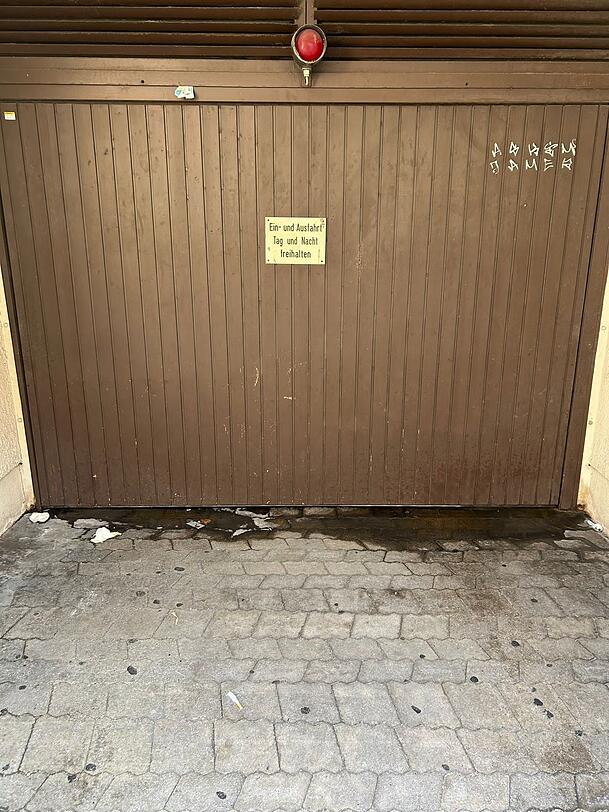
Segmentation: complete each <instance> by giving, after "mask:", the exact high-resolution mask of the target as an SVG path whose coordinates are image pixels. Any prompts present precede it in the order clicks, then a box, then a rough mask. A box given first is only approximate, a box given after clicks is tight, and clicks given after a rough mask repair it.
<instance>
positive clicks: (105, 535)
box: [91, 527, 120, 544]
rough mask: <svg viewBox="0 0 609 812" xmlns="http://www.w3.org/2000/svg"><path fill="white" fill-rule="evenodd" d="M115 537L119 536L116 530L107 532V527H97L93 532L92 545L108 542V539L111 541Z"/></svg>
mask: <svg viewBox="0 0 609 812" xmlns="http://www.w3.org/2000/svg"><path fill="white" fill-rule="evenodd" d="M115 536H120V533H119V532H118V530H114V531H112V530H109V529H108V528H107V527H98V529H97V530H96V531H95V535H94V536H93V538H92V539H91V543H92V544H102V543H103V542H104V541H108V539H113V538H114V537H115Z"/></svg>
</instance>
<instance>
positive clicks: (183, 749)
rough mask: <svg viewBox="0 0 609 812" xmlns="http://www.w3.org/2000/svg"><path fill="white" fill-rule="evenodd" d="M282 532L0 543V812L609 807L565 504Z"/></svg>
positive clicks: (474, 811)
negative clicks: (466, 518)
mask: <svg viewBox="0 0 609 812" xmlns="http://www.w3.org/2000/svg"><path fill="white" fill-rule="evenodd" d="M185 515H186V516H188V515H192V514H185ZM238 521H241V519H239V520H238ZM182 526H184V525H182ZM276 527H277V528H278V529H275V530H274V531H257V532H254V533H251V532H250V533H244V534H243V535H239V536H236V537H234V538H232V537H231V536H230V532H227V529H226V528H224V529H215V530H214V529H211V526H210V527H206V528H204V529H203V530H199V531H195V530H192V529H173V530H162V529H161V530H146V529H135V530H134V529H127V530H125V532H123V534H122V535H121V536H118V537H116V538H113V539H111V540H110V541H107V542H105V543H103V544H101V545H99V546H94V545H93V544H92V543H91V541H90V538H91V535H92V531H90V530H82V529H76V528H75V527H73V526H72V524H70V523H68V522H66V521H62V520H59V519H51V520H50V521H49V522H47V523H46V524H44V525H34V524H32V523H31V522H29V521H28V520H27V519H26V518H24V519H22V520H21V521H20V522H19V523H18V524H17V525H16V526H15V527H14V528H13V529H12V530H11V531H9V532H8V533H7V534H6V535H5V536H4V537H3V538H2V539H1V540H0V635H1V637H0V670H1V678H0V683H1V684H0V774H1V775H0V810H4V812H6V810H10V812H13V810H28V812H50V811H51V810H53V811H55V810H61V812H68V811H69V812H72V810H93V809H95V810H99V811H100V812H112V811H113V810H120V812H129V811H130V810H133V812H147V811H148V810H151V811H152V812H157V811H160V810H166V811H167V812H199V810H216V811H217V812H220V810H238V812H248V811H249V810H256V812H258V811H260V812H262V811H263V810H284V811H285V812H297V811H298V810H308V811H309V810H310V812H317V811H319V812H321V810H352V811H353V812H360V811H363V810H375V811H376V812H391V810H404V811H405V812H407V811H408V812H426V811H427V810H429V811H430V812H436V810H442V811H443V812H459V810H470V811H471V812H479V811H480V810H488V811H489V812H500V811H501V810H510V812H520V811H521V810H529V809H542V810H546V809H561V810H574V809H576V808H582V809H586V810H599V809H606V808H609V688H608V681H609V544H608V543H607V542H606V541H605V540H604V539H603V538H602V537H601V536H600V535H598V534H597V533H595V532H594V531H592V530H590V529H589V527H588V528H586V526H585V525H584V524H583V521H582V517H577V518H576V519H573V522H572V529H571V530H566V531H564V530H563V529H561V530H560V532H558V531H556V530H552V529H551V528H550V529H544V526H543V523H541V524H539V525H538V526H537V527H536V529H535V532H534V534H531V533H530V532H529V533H528V534H521V537H520V538H509V537H499V538H491V537H489V536H488V535H486V536H485V535H484V534H481V533H477V532H472V531H471V530H470V531H469V532H466V529H462V531H460V532H456V533H455V532H450V533H447V532H446V528H444V530H442V524H441V522H440V523H439V524H438V528H439V529H436V530H434V531H433V532H430V531H428V532H426V533H425V532H420V531H416V532H415V531H413V530H412V528H411V529H410V530H409V529H408V527H409V526H408V523H407V522H405V521H404V520H402V519H398V518H395V519H389V520H384V523H383V522H380V521H379V522H376V520H375V519H374V517H372V518H367V517H365V516H362V517H356V516H354V515H351V516H349V517H348V519H345V522H344V523H343V525H342V526H341V523H340V521H337V520H332V519H330V520H327V521H326V523H325V524H324V520H321V519H317V520H314V521H307V519H299V518H297V517H296V518H292V519H290V520H289V521H288V520H286V519H282V520H280V521H278V522H277V523H276ZM123 529H124V528H123ZM442 539H444V540H442Z"/></svg>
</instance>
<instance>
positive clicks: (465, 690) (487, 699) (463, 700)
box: [445, 683, 532, 730]
mask: <svg viewBox="0 0 609 812" xmlns="http://www.w3.org/2000/svg"><path fill="white" fill-rule="evenodd" d="M445 690H446V694H447V696H448V698H449V700H450V703H451V705H452V706H453V708H454V709H455V712H456V714H457V716H458V717H459V718H460V720H461V722H462V724H463V726H464V727H467V728H470V729H472V730H476V729H478V728H488V729H490V730H501V729H504V728H505V729H507V730H515V729H518V727H519V725H518V722H517V720H516V717H515V716H514V714H513V713H512V710H511V708H510V705H509V704H508V703H507V702H506V701H505V699H504V698H503V696H502V695H501V694H500V693H499V691H498V689H497V688H496V687H495V686H494V685H490V684H486V683H480V684H478V685H474V684H471V683H470V684H467V685H453V684H447V685H446V686H445ZM531 702H532V699H531Z"/></svg>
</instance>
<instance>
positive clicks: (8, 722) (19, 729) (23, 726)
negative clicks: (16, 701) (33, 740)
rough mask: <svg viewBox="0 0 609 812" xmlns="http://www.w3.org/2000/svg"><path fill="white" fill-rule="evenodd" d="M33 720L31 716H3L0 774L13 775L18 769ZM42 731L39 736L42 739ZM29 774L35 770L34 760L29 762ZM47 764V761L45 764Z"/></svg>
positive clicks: (0, 737)
mask: <svg viewBox="0 0 609 812" xmlns="http://www.w3.org/2000/svg"><path fill="white" fill-rule="evenodd" d="M33 724H34V719H33V718H32V717H31V716H21V717H16V716H3V717H2V721H1V723H0V772H2V773H14V772H17V770H18V769H19V765H20V764H21V760H22V758H23V754H24V752H25V748H26V746H27V744H28V741H29V738H30V734H31V732H32V726H33ZM44 729H45V725H43V731H42V733H41V734H39V736H40V738H41V739H42V738H43V737H44ZM31 764H32V766H31V767H30V770H29V771H30V772H35V771H36V770H37V767H36V766H35V765H36V758H33V759H32V761H31ZM45 764H48V761H47V762H45Z"/></svg>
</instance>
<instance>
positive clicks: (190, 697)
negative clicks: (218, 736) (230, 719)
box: [163, 683, 221, 721]
mask: <svg viewBox="0 0 609 812" xmlns="http://www.w3.org/2000/svg"><path fill="white" fill-rule="evenodd" d="M164 694H165V695H164V699H165V702H164V710H163V716H164V717H165V718H167V719H174V720H179V719H191V720H195V721H204V720H207V721H213V720H214V719H219V718H220V716H221V704H220V689H219V686H218V685H217V684H215V683H200V684H193V685H184V684H179V685H173V684H168V685H166V686H165V692H164Z"/></svg>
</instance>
